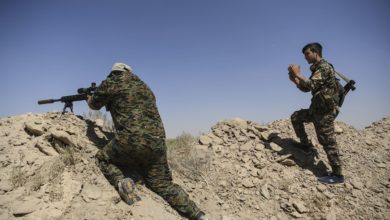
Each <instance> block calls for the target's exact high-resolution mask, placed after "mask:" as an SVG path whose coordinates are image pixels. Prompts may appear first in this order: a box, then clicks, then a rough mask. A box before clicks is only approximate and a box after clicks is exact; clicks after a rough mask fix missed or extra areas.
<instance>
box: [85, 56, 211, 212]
mask: <svg viewBox="0 0 390 220" xmlns="http://www.w3.org/2000/svg"><path fill="white" fill-rule="evenodd" d="M87 102H88V105H89V107H90V108H91V109H94V110H98V109H100V108H101V107H103V106H106V109H107V111H110V113H111V116H112V120H113V122H114V125H115V130H116V132H115V137H114V138H113V139H112V140H111V141H110V142H109V143H108V144H107V145H106V146H105V147H104V148H103V149H102V150H100V151H98V153H97V154H96V162H97V165H98V166H99V168H100V169H101V171H102V172H103V174H104V175H105V177H106V178H107V179H108V181H109V182H110V183H111V184H112V185H113V186H114V187H115V189H116V190H117V191H118V193H119V195H120V196H121V198H122V200H123V201H124V202H126V203H127V204H129V205H131V204H133V203H134V202H136V201H137V200H139V199H140V198H139V197H138V196H137V195H136V193H135V192H134V190H135V183H134V181H133V180H132V179H131V178H126V177H125V176H124V174H123V172H122V171H121V170H120V169H119V168H118V166H120V167H121V168H124V169H126V170H131V171H134V170H135V171H136V172H138V173H139V174H140V175H141V176H143V178H144V180H145V184H146V186H147V187H148V188H150V189H151V190H152V191H154V192H155V193H157V194H158V195H160V196H161V197H163V198H164V199H165V200H166V201H167V202H168V203H169V204H170V205H171V206H172V207H173V208H174V209H176V210H177V211H178V212H179V213H180V214H181V215H182V216H184V217H186V218H188V219H191V220H192V219H194V220H205V219H207V217H206V216H205V214H204V213H203V212H202V211H201V210H200V209H199V208H198V207H197V206H196V205H195V203H194V202H193V201H192V200H190V198H189V196H188V194H187V193H186V192H185V191H184V190H183V189H182V188H181V187H180V186H179V185H177V184H174V183H173V182H172V174H171V171H170V169H169V167H168V163H167V149H166V145H165V131H164V127H163V124H162V121H161V118H160V115H159V112H158V110H157V106H156V99H155V96H154V94H153V93H152V91H151V90H150V88H149V87H148V86H147V85H146V84H145V83H144V82H143V81H142V80H141V79H140V78H139V77H138V76H136V75H135V74H134V73H133V72H132V70H131V68H130V67H129V66H128V65H126V64H124V63H115V64H114V65H113V67H112V71H111V73H110V74H109V75H108V77H107V79H106V80H104V81H103V82H102V83H101V84H100V85H99V86H98V87H97V88H96V91H95V93H94V94H93V95H92V96H89V97H88V101H87Z"/></svg>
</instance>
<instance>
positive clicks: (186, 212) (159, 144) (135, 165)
mask: <svg viewBox="0 0 390 220" xmlns="http://www.w3.org/2000/svg"><path fill="white" fill-rule="evenodd" d="M129 139H130V138H129ZM129 139H128V140H127V141H126V140H123V135H122V138H121V139H119V140H118V136H116V137H115V138H113V139H112V140H111V141H110V142H109V143H108V144H107V145H106V146H105V147H104V148H103V149H101V150H99V151H98V152H97V154H96V163H97V165H98V166H99V168H100V169H101V171H102V173H103V174H104V176H105V177H106V178H107V179H108V181H109V182H110V183H111V184H112V185H113V186H114V187H115V188H116V189H117V183H118V181H120V180H122V179H124V178H125V175H126V172H128V171H129V173H131V174H130V175H133V176H134V175H138V176H141V177H142V178H143V180H144V181H145V185H146V186H147V187H148V188H149V189H151V190H152V191H154V192H155V193H157V194H158V195H160V196H161V197H162V198H163V199H165V200H166V201H167V202H168V203H169V204H170V205H171V206H172V207H173V208H174V209H175V210H176V211H177V212H178V213H179V214H180V215H182V216H184V217H186V218H189V219H193V218H195V216H196V215H197V214H199V212H200V209H199V208H198V207H197V206H196V204H195V203H194V202H193V201H192V200H190V198H189V196H188V194H187V193H186V192H185V191H184V190H183V189H182V188H181V187H180V186H179V185H177V184H175V183H173V182H172V174H171V171H170V169H169V166H168V162H167V155H166V145H165V140H164V138H159V139H155V140H146V142H145V139H144V138H143V139H142V140H140V141H139V142H133V141H135V140H134V139H136V138H134V136H133V137H131V143H129V142H130V141H129ZM126 142H127V143H128V144H126V145H125V144H124V143H126ZM137 143H141V144H137ZM145 144H149V146H145ZM134 173H136V174H134Z"/></svg>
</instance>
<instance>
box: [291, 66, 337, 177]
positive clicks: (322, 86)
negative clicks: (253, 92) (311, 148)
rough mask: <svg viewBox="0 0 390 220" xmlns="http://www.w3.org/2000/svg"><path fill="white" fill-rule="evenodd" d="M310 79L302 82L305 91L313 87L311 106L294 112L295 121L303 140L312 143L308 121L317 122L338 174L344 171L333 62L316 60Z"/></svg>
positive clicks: (315, 123) (329, 157)
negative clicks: (336, 127) (337, 135)
mask: <svg viewBox="0 0 390 220" xmlns="http://www.w3.org/2000/svg"><path fill="white" fill-rule="evenodd" d="M310 70H311V72H312V74H311V76H310V78H309V79H307V80H306V81H304V82H303V83H301V84H299V86H298V88H299V89H300V90H301V91H303V92H309V91H311V93H312V95H313V98H312V99H311V105H310V107H309V109H301V110H299V111H296V112H294V113H293V114H292V115H291V122H292V124H293V127H294V130H295V133H296V135H297V136H298V138H299V139H300V140H301V143H303V144H310V141H309V140H308V137H307V134H306V132H305V127H304V123H308V122H313V124H314V127H315V130H316V133H317V138H318V141H319V142H320V144H321V145H322V146H323V147H324V150H325V152H326V154H327V156H328V160H329V163H330V165H331V167H332V169H333V173H334V174H336V175H342V169H341V166H342V164H341V160H340V153H339V149H338V146H337V143H336V138H335V134H334V120H335V119H336V117H337V114H338V112H339V109H338V100H339V99H338V84H337V82H336V78H335V71H334V69H333V66H332V65H331V64H329V63H328V62H327V61H326V60H324V59H321V60H320V61H318V62H316V63H314V64H313V65H312V66H311V67H310Z"/></svg>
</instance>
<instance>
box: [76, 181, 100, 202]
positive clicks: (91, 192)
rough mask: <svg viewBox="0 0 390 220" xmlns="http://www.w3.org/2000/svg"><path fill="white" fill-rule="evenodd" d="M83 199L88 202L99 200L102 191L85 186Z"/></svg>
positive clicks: (93, 186) (95, 187) (89, 185)
mask: <svg viewBox="0 0 390 220" xmlns="http://www.w3.org/2000/svg"><path fill="white" fill-rule="evenodd" d="M81 194H82V197H83V199H84V200H85V201H86V202H89V201H90V200H97V199H99V198H100V197H101V195H102V192H101V189H100V188H99V187H97V186H95V185H91V184H85V185H84V187H83V191H82V193H81Z"/></svg>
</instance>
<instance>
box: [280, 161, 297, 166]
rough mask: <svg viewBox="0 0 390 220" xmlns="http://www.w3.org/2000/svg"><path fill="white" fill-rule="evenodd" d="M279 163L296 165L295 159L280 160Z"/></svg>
mask: <svg viewBox="0 0 390 220" xmlns="http://www.w3.org/2000/svg"><path fill="white" fill-rule="evenodd" d="M280 163H281V164H283V165H285V166H289V167H292V166H295V165H296V163H295V161H293V160H291V159H285V160H282V161H281V162H280Z"/></svg>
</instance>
